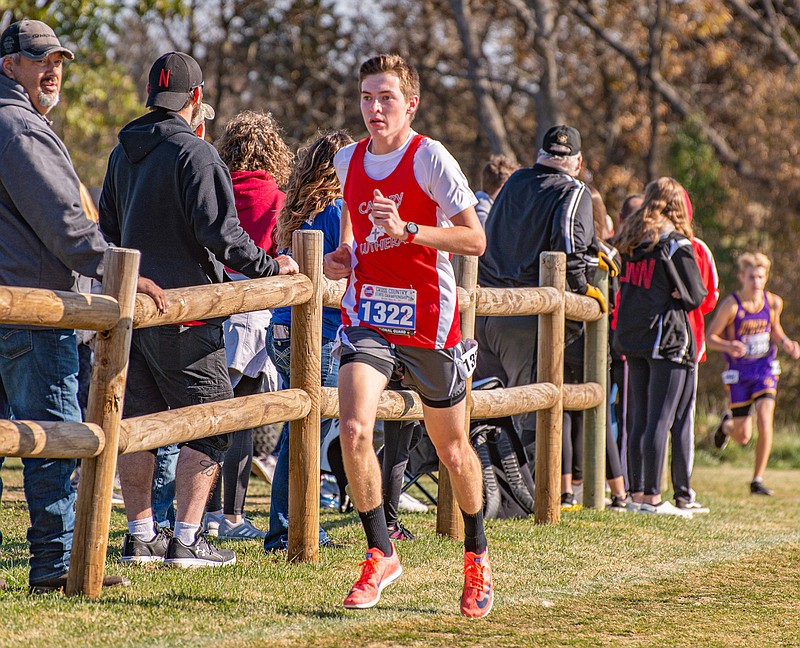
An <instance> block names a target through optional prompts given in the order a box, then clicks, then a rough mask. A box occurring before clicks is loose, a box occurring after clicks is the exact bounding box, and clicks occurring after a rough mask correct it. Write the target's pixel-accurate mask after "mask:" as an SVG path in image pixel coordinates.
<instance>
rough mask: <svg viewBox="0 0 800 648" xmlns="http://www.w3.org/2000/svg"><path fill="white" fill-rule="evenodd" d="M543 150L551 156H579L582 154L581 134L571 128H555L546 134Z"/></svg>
mask: <svg viewBox="0 0 800 648" xmlns="http://www.w3.org/2000/svg"><path fill="white" fill-rule="evenodd" d="M542 150H544V152H545V153H549V154H550V155H560V156H565V155H577V154H578V153H580V152H581V134H580V133H579V132H578V131H577V130H575V129H574V128H572V127H571V126H566V125H564V124H561V125H559V126H553V127H552V128H551V129H550V130H548V131H547V132H546V133H545V134H544V139H543V140H542Z"/></svg>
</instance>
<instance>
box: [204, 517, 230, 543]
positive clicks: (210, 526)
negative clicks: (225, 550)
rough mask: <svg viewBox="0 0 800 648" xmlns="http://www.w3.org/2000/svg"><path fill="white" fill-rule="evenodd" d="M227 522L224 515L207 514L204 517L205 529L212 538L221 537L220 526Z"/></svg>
mask: <svg viewBox="0 0 800 648" xmlns="http://www.w3.org/2000/svg"><path fill="white" fill-rule="evenodd" d="M224 521H225V515H224V514H222V513H206V514H205V515H204V516H203V529H204V531H205V532H206V533H207V534H208V535H210V536H211V537H212V538H216V537H217V535H219V526H220V524H222V523H223V522H224Z"/></svg>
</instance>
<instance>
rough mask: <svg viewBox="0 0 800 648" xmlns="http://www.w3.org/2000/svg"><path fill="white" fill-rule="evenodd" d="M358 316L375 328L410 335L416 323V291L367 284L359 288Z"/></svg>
mask: <svg viewBox="0 0 800 648" xmlns="http://www.w3.org/2000/svg"><path fill="white" fill-rule="evenodd" d="M358 316H359V319H360V320H361V321H362V322H364V323H365V324H371V325H372V326H374V327H376V328H380V329H384V330H387V331H391V332H393V333H398V334H404V335H412V334H413V333H414V330H415V329H416V322H417V291H416V290H413V289H411V288H388V287H386V286H374V285H371V284H367V285H365V286H363V287H362V288H361V298H360V300H359V306H358Z"/></svg>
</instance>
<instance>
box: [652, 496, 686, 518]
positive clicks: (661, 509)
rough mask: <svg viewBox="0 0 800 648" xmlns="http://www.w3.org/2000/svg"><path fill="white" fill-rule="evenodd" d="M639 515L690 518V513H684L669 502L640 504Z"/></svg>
mask: <svg viewBox="0 0 800 648" xmlns="http://www.w3.org/2000/svg"><path fill="white" fill-rule="evenodd" d="M639 513H645V514H647V515H674V516H676V517H683V518H691V517H692V512H691V511H684V510H682V509H679V508H677V507H675V506H673V505H672V503H671V502H668V501H666V500H664V501H663V502H660V503H659V504H641V505H640V507H639Z"/></svg>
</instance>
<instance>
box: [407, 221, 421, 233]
mask: <svg viewBox="0 0 800 648" xmlns="http://www.w3.org/2000/svg"><path fill="white" fill-rule="evenodd" d="M406 230H407V231H408V233H409V234H418V233H419V225H417V224H416V223H406Z"/></svg>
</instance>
